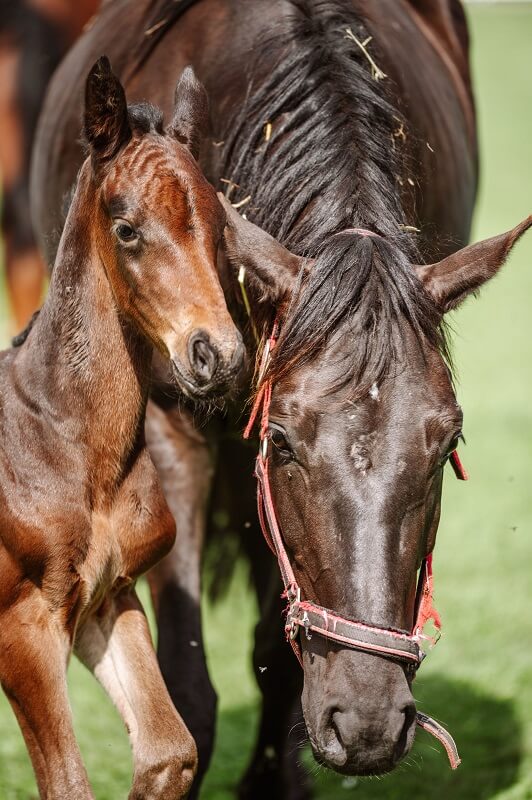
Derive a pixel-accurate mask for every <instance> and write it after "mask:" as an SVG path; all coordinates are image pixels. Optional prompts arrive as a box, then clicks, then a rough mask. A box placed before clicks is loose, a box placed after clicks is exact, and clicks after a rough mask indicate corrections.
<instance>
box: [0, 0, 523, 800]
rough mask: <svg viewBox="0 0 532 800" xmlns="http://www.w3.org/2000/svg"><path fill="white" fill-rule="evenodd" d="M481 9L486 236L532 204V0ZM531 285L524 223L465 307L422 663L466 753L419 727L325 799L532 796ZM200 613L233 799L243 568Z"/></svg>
mask: <svg viewBox="0 0 532 800" xmlns="http://www.w3.org/2000/svg"><path fill="white" fill-rule="evenodd" d="M470 20H471V26H472V35H473V48H474V49H473V63H474V69H475V77H476V89H477V97H478V106H479V115H480V132H481V144H482V164H483V176H482V186H481V194H480V202H479V205H478V211H477V217H476V224H475V232H474V233H475V236H476V237H483V236H488V235H491V234H494V233H498V232H500V231H502V230H504V229H507V228H509V227H511V226H513V225H514V224H515V223H516V222H517V221H518V220H520V219H521V218H523V217H524V216H526V215H527V214H528V213H529V212H530V211H532V202H531V189H530V187H531V185H532V169H531V158H532V157H531V150H530V141H531V132H532V82H531V81H530V66H531V63H532V62H531V58H530V42H531V38H532V7H531V6H530V5H529V6H526V5H521V6H515V7H506V8H500V7H498V8H497V7H475V8H474V9H472V10H471V11H470ZM531 299H532V235H529V236H528V238H527V239H525V241H524V242H523V243H522V244H520V245H519V247H518V248H517V249H516V251H515V254H514V255H513V256H512V258H511V259H510V261H509V263H508V265H507V267H506V268H505V270H504V273H503V274H502V275H501V276H500V278H498V279H497V280H496V281H495V282H494V283H493V284H492V285H490V286H489V287H488V288H487V289H486V290H485V291H484V292H483V293H482V298H481V299H480V300H478V301H471V302H469V303H468V304H467V305H466V306H465V308H464V309H463V310H460V312H459V313H458V314H457V315H456V317H455V320H454V325H455V329H456V346H455V352H456V361H457V365H458V368H459V374H460V376H461V380H460V387H459V395H460V400H461V402H462V405H463V407H464V411H465V433H466V436H467V439H468V446H467V449H464V460H465V463H466V465H467V467H468V469H469V471H470V473H471V480H470V482H469V483H468V484H462V483H458V482H457V481H455V480H454V479H453V478H451V477H450V476H448V478H447V483H446V486H445V501H444V511H443V519H442V524H441V527H440V533H439V538H438V547H437V555H436V579H437V602H438V606H439V608H440V611H441V613H442V615H443V618H444V625H445V635H444V637H443V639H442V641H441V643H440V645H439V646H438V648H437V649H436V651H435V652H434V653H433V654H432V656H431V658H430V659H428V661H427V662H426V663H425V665H424V666H423V669H422V670H421V673H420V675H419V678H418V680H417V682H416V697H417V699H418V700H419V704H420V707H421V708H422V709H425V710H427V711H428V712H429V713H431V714H433V715H434V716H436V717H437V718H439V719H440V720H442V721H444V722H446V723H447V724H448V725H449V727H450V729H451V730H452V732H453V733H454V735H455V737H456V740H457V743H458V746H459V749H460V751H461V755H462V758H463V764H462V766H461V767H460V769H459V770H458V771H457V772H456V773H451V772H450V770H449V769H448V767H447V765H446V760H445V758H444V756H443V754H442V752H441V751H440V749H439V748H438V746H437V745H436V744H435V743H434V741H433V740H432V739H429V738H428V737H427V736H426V735H425V734H423V733H422V734H420V735H419V736H418V741H417V742H416V745H415V748H414V752H413V754H412V756H411V757H410V758H409V760H408V763H407V764H405V765H404V766H403V767H401V768H400V769H399V770H397V771H396V772H395V773H393V774H392V775H390V776H388V777H386V778H384V779H382V780H364V781H359V782H356V781H343V780H342V779H341V778H339V777H338V776H335V775H332V774H327V773H325V772H323V771H321V772H319V773H317V774H316V795H317V797H318V798H320V800H333V798H334V800H336V799H337V798H342V797H346V798H347V797H350V796H352V795H353V796H355V797H358V798H360V800H371V798H379V799H380V800H402V799H403V798H407V797H408V798H410V797H414V798H424V799H425V800H440V799H441V800H443V798H452V800H488V799H489V800H495V798H497V800H532V632H531V627H530V606H531V601H532V580H531V562H532V492H531V489H530V481H531V473H532V455H531V444H532V405H531V403H530V392H531V390H532V335H531V324H532V323H531V316H530V301H531ZM145 596H146V595H145ZM235 608H238V615H237V617H236V622H237V629H236V630H235V619H234V618H231V630H229V622H230V615H231V613H232V611H233V610H234V609H235ZM205 614H206V627H207V642H208V650H209V661H210V666H211V670H212V674H213V676H214V681H215V683H216V686H217V688H218V691H219V694H220V717H219V723H218V733H217V747H216V753H215V757H214V762H213V765H212V769H211V772H210V774H209V777H208V779H207V781H206V783H205V788H204V791H203V795H202V796H203V798H204V800H229V798H231V797H233V796H234V795H233V791H232V790H233V787H234V785H235V782H236V780H237V778H238V776H239V774H240V773H241V770H242V768H243V766H244V764H245V762H246V759H247V757H248V754H249V751H250V749H251V745H252V740H253V734H254V727H255V724H256V718H257V711H256V701H257V695H256V691H255V689H254V686H253V682H252V680H251V675H250V670H249V668H248V664H249V648H250V642H251V635H250V634H251V629H252V627H253V623H254V618H253V615H254V610H253V608H250V607H249V595H245V588H244V582H243V580H242V579H238V580H236V581H235V583H234V585H233V588H232V591H231V594H230V597H229V598H228V600H227V602H226V603H224V604H223V605H222V606H220V607H217V608H214V609H213V608H210V607H208V606H207V607H206V609H205ZM70 683H71V694H72V703H73V708H74V715H75V720H76V728H77V733H78V737H79V741H80V743H81V747H82V750H83V755H84V758H85V760H86V764H87V767H88V770H89V774H90V777H91V780H92V782H93V785H94V789H95V792H96V797H97V798H98V800H118V798H122V797H123V798H125V797H126V795H127V788H128V785H129V779H130V769H131V760H130V755H129V748H128V744H127V739H126V737H125V734H124V732H123V731H122V727H121V723H120V721H119V720H118V718H117V715H116V713H115V712H114V710H113V708H112V707H111V705H110V703H109V702H108V701H107V700H106V699H105V698H104V696H103V693H102V692H101V691H100V689H99V688H98V687H97V685H96V684H95V683H94V682H93V681H92V679H91V678H90V677H89V676H88V675H87V674H86V673H85V672H84V670H83V669H82V667H80V666H79V664H77V663H74V664H73V665H72V668H71V671H70ZM314 771H316V770H315V769H314ZM35 796H36V791H35V786H34V781H33V777H32V773H31V769H30V767H29V763H28V759H27V756H26V753H25V748H24V745H23V743H22V739H21V737H20V734H19V732H18V728H17V726H16V724H15V722H14V719H13V718H12V715H11V711H10V709H9V707H8V704H7V702H6V701H5V699H4V697H3V696H0V800H27V798H33V797H35ZM272 800H275V798H272Z"/></svg>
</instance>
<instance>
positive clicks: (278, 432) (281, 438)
mask: <svg viewBox="0 0 532 800" xmlns="http://www.w3.org/2000/svg"><path fill="white" fill-rule="evenodd" d="M269 436H270V441H271V443H272V445H273V446H274V447H275V449H276V450H277V452H278V453H279V454H280V455H282V456H283V458H291V457H292V448H291V447H290V445H289V443H288V440H287V438H286V434H285V432H284V431H283V430H282V429H281V428H278V427H276V426H275V427H274V426H273V425H271V426H270V433H269Z"/></svg>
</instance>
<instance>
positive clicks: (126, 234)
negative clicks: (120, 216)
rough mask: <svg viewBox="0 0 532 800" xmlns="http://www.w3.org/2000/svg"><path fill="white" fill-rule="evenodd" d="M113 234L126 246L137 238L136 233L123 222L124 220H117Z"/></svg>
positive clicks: (127, 223)
mask: <svg viewBox="0 0 532 800" xmlns="http://www.w3.org/2000/svg"><path fill="white" fill-rule="evenodd" d="M114 232H115V234H116V236H117V237H118V239H120V241H121V242H125V243H126V244H130V243H131V242H136V241H137V239H138V238H139V235H138V233H137V231H136V230H135V229H134V228H132V227H131V225H130V224H129V222H124V220H118V221H117V222H115V225H114Z"/></svg>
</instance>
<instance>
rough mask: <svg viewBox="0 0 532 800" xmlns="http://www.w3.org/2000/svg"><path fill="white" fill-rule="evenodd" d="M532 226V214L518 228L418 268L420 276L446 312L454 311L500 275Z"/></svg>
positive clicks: (426, 287) (426, 289)
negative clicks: (521, 238)
mask: <svg viewBox="0 0 532 800" xmlns="http://www.w3.org/2000/svg"><path fill="white" fill-rule="evenodd" d="M531 225H532V216H530V217H527V219H525V220H523V222H520V223H519V225H517V226H516V227H515V228H512V230H511V231H507V232H506V233H501V234H500V235H499V236H493V237H492V238H491V239H485V240H484V241H482V242H477V243H476V244H470V245H468V246H467V247H463V248H462V249H461V250H458V252H457V253H453V254H452V255H450V256H447V258H444V259H443V260H442V261H438V262H437V263H436V264H427V265H426V266H424V267H415V270H416V273H417V276H418V278H419V279H420V281H421V283H422V284H423V286H424V288H425V291H427V292H428V293H429V294H430V295H432V297H433V298H434V300H435V301H436V303H437V305H438V306H439V307H440V308H441V310H442V313H443V314H445V313H446V312H447V311H451V310H452V309H453V308H456V307H457V306H458V305H460V303H461V302H462V301H463V300H465V299H466V297H467V296H468V295H470V294H471V293H472V292H475V291H476V290H477V289H479V288H480V287H481V286H482V285H483V284H484V283H486V281H488V280H489V279H490V278H493V276H494V275H496V274H497V272H498V271H499V269H500V267H502V265H503V264H504V262H505V261H506V258H507V256H508V254H509V252H510V250H511V249H512V247H513V246H514V244H515V243H516V241H517V240H518V239H519V237H520V236H522V235H523V233H524V232H525V231H526V230H528V228H530V226H531Z"/></svg>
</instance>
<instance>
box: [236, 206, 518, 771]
mask: <svg viewBox="0 0 532 800" xmlns="http://www.w3.org/2000/svg"><path fill="white" fill-rule="evenodd" d="M227 214H228V219H229V224H228V228H227V231H226V240H227V245H228V252H229V254H230V257H231V259H232V260H234V261H235V263H238V264H244V266H245V267H246V268H247V271H248V275H249V277H250V282H251V284H252V289H253V287H254V288H255V289H257V290H258V291H257V292H256V294H255V297H256V298H257V300H259V298H262V300H263V302H264V300H266V301H269V302H270V303H271V304H272V305H273V306H275V307H276V310H277V313H279V314H280V319H281V334H280V339H279V341H278V344H277V346H276V348H275V350H274V353H273V361H272V363H271V367H270V377H271V379H272V381H273V395H272V402H271V407H270V415H269V439H270V441H269V446H268V454H269V472H270V480H271V485H272V492H273V496H274V503H275V508H276V512H277V515H278V518H279V521H280V525H281V528H282V532H283V537H284V541H285V543H286V546H287V550H288V553H289V556H290V559H291V562H292V566H293V569H294V572H295V575H296V579H297V581H298V583H299V584H300V585H301V587H302V591H303V596H304V599H307V600H312V601H314V602H317V603H318V604H320V605H322V606H324V607H326V608H329V609H332V610H334V611H336V612H337V613H339V614H340V615H342V616H344V617H348V618H349V617H350V618H352V619H354V620H357V621H361V622H365V623H368V624H370V625H375V626H378V627H381V628H387V629H393V630H398V631H405V632H408V633H409V632H411V631H412V627H413V623H414V619H413V617H414V605H415V590H416V583H417V581H416V573H417V570H418V569H419V566H420V563H421V560H422V559H423V558H424V557H425V556H426V555H427V554H428V553H430V552H431V550H432V548H433V547H434V542H435V536H436V530H437V526H438V522H439V516H440V500H441V490H442V476H443V467H444V465H445V463H446V461H447V459H448V457H449V455H450V453H451V452H452V451H453V450H454V449H455V448H456V445H457V442H458V440H459V439H460V437H461V432H462V411H461V409H460V407H459V405H458V403H457V401H456V397H455V393H454V389H453V384H452V380H451V374H450V371H449V369H448V367H447V365H446V359H445V352H446V350H445V342H444V338H443V335H442V333H441V328H440V323H441V321H442V317H443V315H444V314H445V313H446V312H447V311H449V310H450V309H452V308H454V307H456V306H457V305H458V304H459V303H460V302H461V301H462V300H463V299H464V298H465V297H466V296H467V295H468V294H469V293H471V292H473V291H475V290H476V289H477V288H479V287H480V286H481V285H482V284H483V283H484V282H485V281H486V280H487V279H488V278H490V277H491V276H492V275H494V274H495V272H496V271H497V270H498V268H499V267H500V265H501V264H502V263H503V261H504V259H505V257H506V255H507V254H508V252H509V250H510V248H511V247H512V245H513V243H514V242H515V240H516V239H517V238H518V237H519V236H520V235H521V234H522V233H523V232H524V230H525V229H526V228H527V227H529V226H530V224H532V218H530V219H529V220H528V221H525V222H524V223H522V224H521V225H520V226H518V227H517V228H515V229H514V230H513V231H510V232H509V233H506V234H503V235H501V236H498V237H495V238H493V239H490V240H487V241H485V242H481V243H479V244H475V245H472V246H469V247H466V248H464V249H463V250H461V251H459V252H457V253H456V254H454V255H452V256H450V257H448V258H446V259H444V260H443V261H441V262H439V263H437V264H434V265H431V266H425V267H412V266H411V265H410V264H409V263H408V261H407V260H406V259H405V258H404V257H403V256H402V254H401V252H400V251H399V250H398V249H397V248H396V247H395V246H393V245H391V244H389V243H388V242H387V241H386V240H384V239H382V238H380V237H375V238H374V237H369V236H361V235H360V234H358V233H356V232H349V233H348V232H346V233H342V234H340V235H338V236H336V237H334V236H333V237H331V239H330V240H328V242H327V243H326V244H325V246H324V248H323V250H322V253H321V254H320V255H319V256H318V258H317V260H316V262H315V263H314V264H313V265H307V266H305V265H304V264H302V262H301V260H300V259H298V258H296V257H295V256H293V255H292V254H291V253H289V252H288V251H286V250H285V249H284V248H283V247H281V245H279V244H278V243H277V242H276V241H275V240H273V239H272V238H271V237H269V236H267V235H266V234H265V233H264V232H262V231H260V230H259V229H258V228H256V227H254V226H252V225H251V223H249V222H246V221H244V220H242V219H241V218H240V217H238V215H237V214H236V213H235V212H234V211H231V209H229V208H227ZM333 264H334V265H335V266H334V276H335V279H334V281H333V282H332V284H331V281H330V280H329V281H327V280H326V279H325V276H326V275H327V272H328V270H329V269H330V268H331V265H333ZM307 268H308V273H307V274H305V273H306V271H307ZM416 273H417V275H416ZM298 275H299V277H296V276H298ZM298 281H299V283H298ZM300 638H301V640H302V641H301V644H302V647H303V662H304V674H305V684H304V691H303V710H304V714H305V720H306V724H307V728H308V732H309V735H310V740H311V742H312V746H313V749H314V752H315V754H316V756H317V757H318V758H319V759H320V760H321V761H322V762H323V763H325V764H326V765H328V766H331V767H333V768H334V769H336V770H339V771H341V772H345V773H349V774H372V773H379V772H383V771H386V770H389V769H392V768H393V767H394V766H395V764H397V762H398V761H399V760H400V759H401V758H402V757H403V756H404V755H405V754H406V753H407V752H408V750H409V749H410V747H411V744H412V741H413V738H414V730H415V719H416V709H415V705H414V700H413V697H412V694H411V678H410V677H409V676H408V674H407V672H406V671H405V668H404V667H403V666H402V665H401V664H400V663H398V662H395V661H393V660H390V659H387V658H384V657H381V656H376V655H370V654H368V653H365V652H359V651H356V650H349V649H345V648H341V647H338V646H336V645H334V644H328V643H327V641H326V639H324V638H322V637H320V636H318V635H314V636H313V637H312V639H311V640H310V641H309V640H307V638H306V637H305V636H304V635H303V636H301V637H300Z"/></svg>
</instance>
